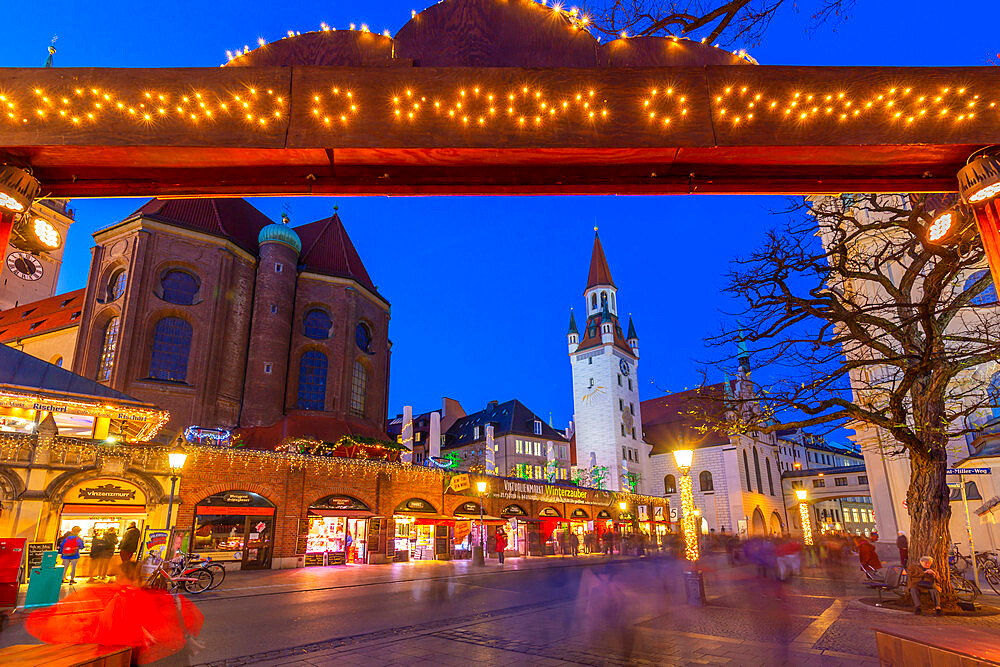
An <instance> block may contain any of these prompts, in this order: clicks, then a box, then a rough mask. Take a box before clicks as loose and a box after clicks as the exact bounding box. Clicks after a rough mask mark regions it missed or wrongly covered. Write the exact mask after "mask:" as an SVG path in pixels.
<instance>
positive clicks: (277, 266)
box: [274, 262, 285, 273]
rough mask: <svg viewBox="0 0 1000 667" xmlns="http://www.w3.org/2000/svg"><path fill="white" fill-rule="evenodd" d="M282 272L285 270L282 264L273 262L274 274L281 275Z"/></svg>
mask: <svg viewBox="0 0 1000 667" xmlns="http://www.w3.org/2000/svg"><path fill="white" fill-rule="evenodd" d="M284 270H285V265H284V264H281V263H280V262H275V263H274V272H275V273H281V272H282V271H284Z"/></svg>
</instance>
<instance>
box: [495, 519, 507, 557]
mask: <svg viewBox="0 0 1000 667" xmlns="http://www.w3.org/2000/svg"><path fill="white" fill-rule="evenodd" d="M496 543H497V558H499V559H500V564H501V565H503V557H504V553H503V552H504V550H505V549H506V548H507V533H505V532H504V530H503V528H497V537H496Z"/></svg>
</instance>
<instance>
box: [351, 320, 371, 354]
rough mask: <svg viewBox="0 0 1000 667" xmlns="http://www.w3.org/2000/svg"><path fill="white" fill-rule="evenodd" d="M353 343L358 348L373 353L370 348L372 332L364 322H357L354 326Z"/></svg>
mask: <svg viewBox="0 0 1000 667" xmlns="http://www.w3.org/2000/svg"><path fill="white" fill-rule="evenodd" d="M354 343H355V344H356V345H357V346H358V349H359V350H361V351H362V352H365V353H367V354H375V352H374V350H372V332H371V329H369V328H368V325H367V324H365V323H364V322H358V326H356V327H355V328H354Z"/></svg>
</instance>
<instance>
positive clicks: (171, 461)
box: [167, 440, 188, 530]
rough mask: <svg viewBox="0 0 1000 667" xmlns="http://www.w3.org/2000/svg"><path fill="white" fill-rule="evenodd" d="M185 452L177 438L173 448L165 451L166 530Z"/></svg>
mask: <svg viewBox="0 0 1000 667" xmlns="http://www.w3.org/2000/svg"><path fill="white" fill-rule="evenodd" d="M187 457H188V455H187V452H186V451H184V448H183V447H181V443H180V441H179V440H178V442H177V444H176V445H174V448H173V449H171V450H170V451H169V452H168V453H167V464H168V465H169V466H170V502H169V504H168V505H167V530H170V515H171V513H173V511H174V490H175V489H176V488H177V480H178V479H179V474H180V472H181V468H183V467H184V462H185V461H187Z"/></svg>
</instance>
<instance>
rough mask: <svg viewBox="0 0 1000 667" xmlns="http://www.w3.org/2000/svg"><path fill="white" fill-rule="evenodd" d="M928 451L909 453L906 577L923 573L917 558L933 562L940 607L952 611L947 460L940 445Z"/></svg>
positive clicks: (953, 601)
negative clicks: (908, 522) (928, 557)
mask: <svg viewBox="0 0 1000 667" xmlns="http://www.w3.org/2000/svg"><path fill="white" fill-rule="evenodd" d="M930 450H931V453H930V454H925V453H917V452H914V451H912V450H911V451H910V488H909V489H908V490H907V492H906V504H907V508H908V510H909V514H910V556H909V562H908V575H909V581H911V582H912V581H915V579H914V577H915V576H916V575H917V574H918V573H919V572H921V571H922V570H923V568H921V567H920V558H921V557H922V556H930V557H931V558H933V559H934V565H933V569H934V570H935V571H936V572H937V574H938V584H939V586H940V588H941V606H942V607H945V608H954V607H955V606H956V603H955V593H954V591H953V590H952V587H951V578H950V575H949V567H948V549H949V548H950V546H951V535H950V533H949V532H948V523H949V522H950V521H951V504H950V503H949V499H950V497H951V492H950V491H949V489H948V483H947V480H946V478H945V474H946V472H947V470H948V457H947V453H946V450H945V448H944V446H943V445H942V446H932V447H931V448H930Z"/></svg>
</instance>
